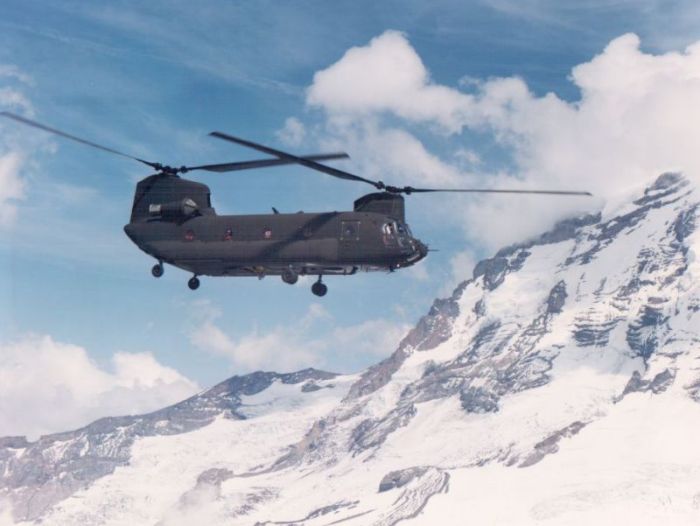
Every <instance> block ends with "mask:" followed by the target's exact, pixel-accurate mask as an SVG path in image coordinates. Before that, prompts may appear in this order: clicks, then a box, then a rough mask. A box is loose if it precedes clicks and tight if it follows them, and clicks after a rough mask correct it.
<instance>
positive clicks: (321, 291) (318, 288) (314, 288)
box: [311, 281, 328, 297]
mask: <svg viewBox="0 0 700 526" xmlns="http://www.w3.org/2000/svg"><path fill="white" fill-rule="evenodd" d="M311 292H313V293H314V294H315V295H316V296H319V297H323V296H325V295H326V292H328V287H326V285H325V284H324V283H321V282H320V281H317V282H316V283H314V284H313V285H311Z"/></svg>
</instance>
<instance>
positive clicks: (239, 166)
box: [187, 152, 350, 172]
mask: <svg viewBox="0 0 700 526" xmlns="http://www.w3.org/2000/svg"><path fill="white" fill-rule="evenodd" d="M349 157H350V156H349V155H348V154H347V153H345V152H338V153H324V154H317V155H304V156H303V157H301V158H302V159H306V160H309V161H329V160H331V159H347V158H349ZM283 164H296V162H295V161H290V160H288V159H280V158H277V159H259V160H255V161H242V162H236V163H222V164H203V165H201V166H188V167H187V170H188V171H189V170H206V171H208V172H234V171H236V170H249V169H251V168H265V167H267V166H280V165H283Z"/></svg>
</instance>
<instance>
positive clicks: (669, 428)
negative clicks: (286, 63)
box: [0, 173, 700, 526]
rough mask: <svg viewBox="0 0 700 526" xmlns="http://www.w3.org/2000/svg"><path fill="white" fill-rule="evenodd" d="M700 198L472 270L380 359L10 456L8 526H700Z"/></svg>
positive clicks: (628, 214)
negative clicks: (352, 371) (351, 370)
mask: <svg viewBox="0 0 700 526" xmlns="http://www.w3.org/2000/svg"><path fill="white" fill-rule="evenodd" d="M699 206H700V197H699V196H698V191H697V189H696V188H695V186H694V185H693V184H692V183H691V182H690V181H689V180H688V179H686V178H685V177H684V176H682V175H680V174H676V173H666V174H663V175H661V176H660V177H658V178H657V179H656V180H655V181H654V182H653V183H652V184H651V185H649V186H648V187H647V188H646V189H645V190H644V191H643V193H642V192H640V195H638V196H637V198H636V199H634V200H633V201H630V202H628V203H625V204H624V205H621V206H618V207H616V208H615V210H612V211H608V212H605V213H600V214H596V215H588V216H585V217H579V218H574V219H569V220H566V221H563V222H561V223H559V224H558V225H556V226H555V227H554V228H553V229H552V230H551V231H549V232H547V233H545V234H543V235H541V236H540V237H538V238H536V239H532V240H529V241H527V242H523V243H520V244H516V245H513V246H510V247H506V248H504V249H502V250H500V251H499V252H497V253H496V254H495V255H494V256H493V257H492V258H489V259H486V260H484V261H481V262H480V263H478V264H477V265H476V267H475V269H474V272H473V276H472V278H471V279H469V280H467V281H465V282H463V283H461V284H460V285H459V286H458V287H457V288H456V289H455V291H454V293H453V294H452V295H451V296H450V297H448V298H442V299H438V300H435V302H434V303H433V305H432V306H431V308H430V310H429V312H428V313H427V314H426V315H425V316H424V317H423V318H422V319H421V320H420V321H419V322H418V324H417V325H416V326H415V327H414V328H413V329H412V330H411V331H410V332H409V333H408V334H407V335H406V337H405V338H404V339H403V341H402V342H401V344H400V345H399V347H398V349H396V350H395V352H394V353H393V354H391V355H390V356H389V357H388V358H386V359H385V360H383V361H382V362H380V363H378V364H376V365H375V366H372V367H370V368H369V369H367V370H365V371H363V372H361V373H359V374H356V375H337V374H333V373H328V372H323V371H318V370H315V369H306V370H303V371H298V372H296V373H289V374H278V373H270V372H267V373H265V372H258V373H253V374H250V375H246V376H237V377H233V378H231V379H229V380H227V381H225V382H222V383H221V384H219V385H217V386H215V387H213V388H212V389H210V390H207V391H205V392H202V393H200V394H198V395H196V396H194V397H192V398H190V399H188V400H185V401H183V402H181V403H179V404H175V405H174V406H171V407H168V408H164V409H162V410H160V411H156V412H154V413H151V414H148V415H137V416H124V417H113V418H105V419H101V420H98V421H97V422H94V423H92V424H90V425H88V426H86V427H84V428H82V429H78V430H75V431H70V432H65V433H58V434H54V435H48V436H44V437H41V438H40V439H39V440H37V441H35V442H28V441H27V440H26V439H24V438H23V437H5V438H1V439H0V510H4V511H0V523H2V521H3V520H5V521H6V522H8V523H16V524H60V525H78V524H80V525H84V524H104V525H127V524H128V525H133V524H154V525H160V526H169V525H180V524H183V525H184V524H193V523H196V524H241V525H258V526H263V525H273V524H287V525H292V524H304V525H319V526H320V525H330V524H343V525H345V524H347V525H377V526H379V525H386V526H390V525H394V524H398V523H401V524H412V525H413V524H415V525H433V524H441V525H443V524H444V525H452V524H454V525H458V524H459V525H462V524H466V523H469V522H474V523H476V524H499V525H510V524H512V525H528V524H533V525H535V524H538V525H539V524H557V525H562V524H564V525H578V524H581V525H583V524H586V525H588V524H620V523H621V524H630V523H634V524H637V525H644V524H659V523H665V524H678V525H682V524H698V522H699V521H700V448H698V447H696V444H698V443H700V313H699V312H700V260H699V259H698V255H699V254H700V231H699V230H698V229H697V223H698V208H699Z"/></svg>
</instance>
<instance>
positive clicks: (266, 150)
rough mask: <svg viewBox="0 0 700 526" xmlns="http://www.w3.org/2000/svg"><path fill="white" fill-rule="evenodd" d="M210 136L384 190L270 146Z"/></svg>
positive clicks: (222, 135)
mask: <svg viewBox="0 0 700 526" xmlns="http://www.w3.org/2000/svg"><path fill="white" fill-rule="evenodd" d="M209 135H211V136H212V137H217V138H219V139H223V140H225V141H229V142H234V143H236V144H240V145H242V146H247V147H248V148H252V149H254V150H258V151H259V152H264V153H267V154H270V155H274V156H275V157H279V158H280V159H285V160H287V161H288V162H290V163H297V164H301V165H303V166H306V167H307V168H311V169H312V170H318V171H319V172H323V173H325V174H328V175H332V176H333V177H338V178H339V179H346V180H348V181H361V182H363V183H367V184H371V185H372V186H374V187H375V188H378V189H380V190H381V189H383V188H384V184H383V183H380V182H376V181H372V180H370V179H365V178H364V177H360V176H359V175H354V174H351V173H349V172H345V171H343V170H338V169H337V168H332V167H330V166H326V165H325V164H320V163H317V162H316V161H314V160H311V159H308V158H304V157H297V156H296V155H292V154H290V153H287V152H282V151H280V150H275V149H274V148H270V147H269V146H263V145H262V144H258V143H255V142H251V141H247V140H245V139H240V138H238V137H234V136H233V135H228V134H226V133H222V132H218V131H215V132H211V133H210V134H209Z"/></svg>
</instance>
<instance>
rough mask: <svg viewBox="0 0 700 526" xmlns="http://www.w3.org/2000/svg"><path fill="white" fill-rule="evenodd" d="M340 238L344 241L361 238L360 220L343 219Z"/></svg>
mask: <svg viewBox="0 0 700 526" xmlns="http://www.w3.org/2000/svg"><path fill="white" fill-rule="evenodd" d="M340 239H342V240H343V241H357V240H358V239H360V222H359V221H341V222H340Z"/></svg>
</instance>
